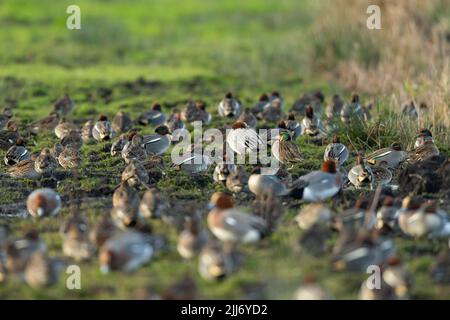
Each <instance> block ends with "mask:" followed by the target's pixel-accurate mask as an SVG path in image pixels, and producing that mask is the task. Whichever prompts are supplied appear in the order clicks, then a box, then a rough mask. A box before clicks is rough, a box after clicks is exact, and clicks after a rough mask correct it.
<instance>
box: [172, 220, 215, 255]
mask: <svg viewBox="0 0 450 320" xmlns="http://www.w3.org/2000/svg"><path fill="white" fill-rule="evenodd" d="M207 241H208V233H206V231H205V230H204V229H203V228H202V226H201V221H200V219H199V218H198V217H195V216H194V217H192V218H190V219H188V220H187V221H186V222H185V226H184V230H183V231H182V232H181V233H180V235H179V236H178V243H177V250H178V253H179V254H180V256H181V257H183V258H184V259H192V258H193V257H194V256H195V255H197V254H198V253H199V252H200V251H201V250H202V248H203V247H204V246H205V245H206V243H207Z"/></svg>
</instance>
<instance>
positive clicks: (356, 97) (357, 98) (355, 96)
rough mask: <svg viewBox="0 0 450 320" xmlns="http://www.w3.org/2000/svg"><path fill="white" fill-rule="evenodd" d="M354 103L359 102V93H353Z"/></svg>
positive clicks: (352, 100)
mask: <svg viewBox="0 0 450 320" xmlns="http://www.w3.org/2000/svg"><path fill="white" fill-rule="evenodd" d="M351 102H352V103H358V102H359V95H358V94H357V93H354V94H352V99H351Z"/></svg>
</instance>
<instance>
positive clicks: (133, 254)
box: [99, 229, 154, 273]
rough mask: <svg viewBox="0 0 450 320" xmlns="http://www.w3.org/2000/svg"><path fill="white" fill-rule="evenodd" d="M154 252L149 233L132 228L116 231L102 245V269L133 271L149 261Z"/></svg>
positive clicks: (104, 270)
mask: <svg viewBox="0 0 450 320" xmlns="http://www.w3.org/2000/svg"><path fill="white" fill-rule="evenodd" d="M153 253H154V250H153V247H152V245H151V238H150V236H149V235H147V234H144V233H141V232H138V231H135V230H132V229H128V230H127V231H124V232H119V233H116V234H115V235H113V236H112V237H111V238H109V239H108V240H106V242H105V243H104V244H103V245H102V246H101V247H100V251H99V262H100V271H101V272H102V273H108V272H110V271H123V272H132V271H134V270H136V269H137V268H139V267H140V266H142V265H144V264H146V263H148V262H149V261H150V259H151V258H152V257H153Z"/></svg>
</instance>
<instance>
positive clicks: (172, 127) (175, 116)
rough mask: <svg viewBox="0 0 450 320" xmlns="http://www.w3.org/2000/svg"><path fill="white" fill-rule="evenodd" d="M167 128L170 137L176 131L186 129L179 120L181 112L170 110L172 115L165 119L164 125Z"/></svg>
mask: <svg viewBox="0 0 450 320" xmlns="http://www.w3.org/2000/svg"><path fill="white" fill-rule="evenodd" d="M164 124H165V125H166V127H167V128H169V132H170V134H171V135H173V133H174V132H175V131H177V130H183V129H185V128H186V125H185V124H184V121H183V120H182V119H181V112H180V110H178V109H174V110H172V113H171V114H170V115H169V117H168V118H167V120H166V122H165V123H164Z"/></svg>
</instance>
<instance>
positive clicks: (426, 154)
mask: <svg viewBox="0 0 450 320" xmlns="http://www.w3.org/2000/svg"><path fill="white" fill-rule="evenodd" d="M418 139H419V141H420V142H419V144H420V145H419V146H418V147H415V148H414V149H413V150H412V151H410V152H409V153H408V155H407V158H406V161H407V162H408V163H417V162H423V161H425V160H427V159H429V158H431V157H434V156H438V155H439V154H440V151H439V149H438V147H437V146H436V145H435V143H434V140H433V137H432V136H429V135H425V134H422V133H421V135H419V138H418ZM416 143H417V140H416Z"/></svg>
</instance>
